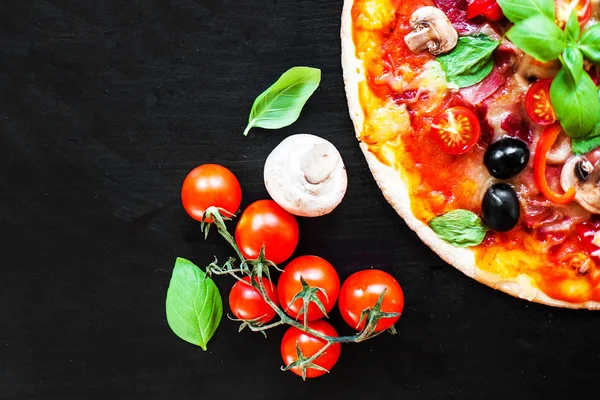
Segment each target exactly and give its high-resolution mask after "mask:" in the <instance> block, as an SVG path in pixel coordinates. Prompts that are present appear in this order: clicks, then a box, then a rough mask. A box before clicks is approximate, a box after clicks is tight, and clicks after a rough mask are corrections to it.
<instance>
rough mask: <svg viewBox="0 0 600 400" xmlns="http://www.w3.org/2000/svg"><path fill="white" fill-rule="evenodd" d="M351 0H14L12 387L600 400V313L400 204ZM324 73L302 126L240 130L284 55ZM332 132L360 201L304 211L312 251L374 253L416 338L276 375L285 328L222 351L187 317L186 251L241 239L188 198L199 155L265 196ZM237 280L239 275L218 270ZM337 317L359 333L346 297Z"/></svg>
mask: <svg viewBox="0 0 600 400" xmlns="http://www.w3.org/2000/svg"><path fill="white" fill-rule="evenodd" d="M341 8H342V2H341V1H327V0H297V1H286V0H254V1H242V0H210V1H201V0H196V1H194V0H145V1H141V0H129V1H126V0H95V1H75V0H46V1H43V0H21V1H9V0H4V1H2V2H0V229H1V232H2V241H1V243H2V246H1V255H2V257H1V262H0V399H2V400H14V399H32V400H33V399H35V400H37V399H43V400H45V399H60V400H71V399H73V400H75V399H144V400H150V399H176V400H185V399H248V400H250V399H253V400H254V399H256V400H258V399H265V400H279V399H282V400H283V399H347V398H352V399H354V398H356V399H358V398H363V399H475V398H479V399H508V398H510V399H533V398H544V399H548V398H561V399H566V398H575V399H583V398H597V397H598V396H597V393H598V377H599V376H600V352H599V345H600V314H597V313H592V312H585V311H583V312H582V311H570V310H560V309H554V308H550V307H545V306H541V305H536V304H530V303H527V302H525V301H522V300H518V299H514V298H512V297H510V296H508V295H506V294H503V293H500V292H496V291H494V290H492V289H490V288H488V287H486V286H483V285H481V284H478V283H477V282H475V281H472V280H470V279H468V278H466V277H465V276H464V275H462V274H461V273H460V272H458V271H456V270H455V269H453V268H452V267H449V266H448V265H446V264H445V263H444V262H443V261H441V260H440V259H439V258H438V257H437V256H436V255H435V254H434V253H433V252H432V251H430V250H429V249H428V248H427V247H426V246H425V245H423V244H422V243H421V242H420V241H419V239H418V238H417V237H416V235H415V234H413V233H412V232H411V231H410V230H409V229H408V228H407V227H406V225H405V224H404V223H403V221H402V220H400V218H399V217H397V215H396V214H395V213H394V211H393V210H392V208H391V207H390V206H389V205H388V204H387V203H386V202H385V200H384V199H383V196H382V195H381V193H380V191H379V190H378V188H377V186H376V184H375V182H374V180H373V178H372V177H371V175H370V173H369V171H368V169H367V165H366V162H365V160H364V158H363V156H362V154H361V153H360V151H359V148H358V146H357V142H356V140H355V139H354V133H353V130H352V124H351V122H350V119H349V116H348V111H347V106H346V99H345V94H344V90H343V82H342V75H341V74H342V70H341V66H340V41H339V30H340V13H341ZM294 65H311V66H315V67H319V68H321V69H322V71H323V78H322V84H321V87H320V88H319V90H318V91H317V92H316V93H315V95H314V96H313V97H312V98H311V99H310V101H309V102H308V104H307V106H306V108H305V109H304V112H303V114H302V116H301V117H300V119H299V121H298V122H297V123H296V124H294V125H292V126H291V127H289V128H286V129H283V130H281V131H263V130H260V129H256V130H254V131H252V133H251V134H250V135H249V136H248V137H243V136H242V134H241V132H242V131H243V129H244V126H245V123H246V120H247V115H248V112H249V108H250V105H251V104H252V101H253V99H254V98H255V96H256V95H258V94H259V93H260V92H261V91H262V90H263V89H265V88H266V87H267V86H268V85H269V84H270V83H271V82H273V81H274V80H275V79H276V78H277V77H278V76H279V75H280V74H281V73H282V72H283V71H285V70H286V69H288V68H289V67H291V66H294ZM300 132H308V133H314V134H317V135H320V136H323V137H325V138H326V139H328V140H330V141H331V142H333V143H334V144H335V145H336V146H337V147H338V148H339V150H340V152H341V153H342V155H343V157H344V160H345V163H346V166H347V169H348V175H349V189H348V194H347V196H346V199H345V201H344V202H343V203H342V204H341V206H340V207H339V208H338V209H336V211H335V212H334V213H333V214H331V215H329V216H326V217H323V218H318V219H301V220H300V228H301V239H300V244H299V247H298V250H297V254H298V255H300V254H316V255H320V256H322V257H325V258H326V259H328V260H329V261H330V262H332V263H333V265H335V266H336V267H337V269H338V271H339V274H340V276H341V277H342V278H345V277H346V276H348V275H349V274H351V273H352V272H353V271H356V270H358V269H362V268H365V267H370V266H375V267H378V268H382V269H384V270H386V271H389V272H390V273H392V274H393V275H394V276H396V277H397V279H398V280H399V281H400V283H401V284H402V286H403V288H404V290H405V294H406V308H405V313H404V315H403V317H402V318H401V319H400V321H399V323H398V331H399V334H398V335H397V336H395V337H393V336H387V335H386V336H381V337H379V338H377V339H374V340H372V341H369V342H366V343H363V344H359V345H348V346H344V347H343V349H342V356H341V359H340V362H339V363H338V365H337V366H336V367H335V368H334V369H333V371H332V373H331V374H330V375H328V376H325V377H323V378H320V379H317V380H312V381H309V382H306V383H303V382H302V381H301V380H300V379H299V378H298V377H296V376H295V375H293V374H291V373H284V372H281V371H280V370H279V368H280V366H281V364H282V362H281V359H280V355H279V341H280V338H281V336H282V335H283V330H276V331H273V332H270V333H269V338H268V339H267V340H265V339H264V338H263V337H262V336H261V335H259V334H252V333H251V332H248V331H244V332H242V333H241V334H238V333H237V324H236V323H235V322H232V321H229V320H227V319H224V320H223V322H222V325H221V327H220V329H219V330H218V332H217V334H216V336H215V337H214V338H213V340H212V341H211V342H210V343H209V349H208V351H207V352H203V351H202V350H200V349H199V348H196V347H194V346H191V345H189V344H187V343H185V342H183V341H181V340H180V339H178V338H177V337H176V336H175V335H174V334H173V333H172V332H171V331H170V329H169V327H168V326H167V323H166V319H165V313H164V298H165V292H166V289H167V285H168V282H169V279H170V275H171V272H172V267H173V262H174V259H175V257H176V256H183V257H187V258H190V259H191V260H193V261H194V262H196V263H197V264H199V265H203V264H206V263H208V262H210V261H211V260H212V259H213V255H216V256H218V257H219V258H221V259H223V258H224V257H225V256H227V255H229V252H228V250H227V247H226V245H225V244H224V242H222V241H221V240H220V239H219V238H218V237H217V236H213V235H211V237H210V238H209V239H208V240H207V241H204V240H203V238H202V236H201V233H200V230H199V227H198V224H196V223H194V222H193V221H192V220H191V219H190V218H188V216H187V215H186V214H185V212H184V210H183V208H182V207H181V205H180V202H179V190H180V185H181V182H182V180H183V178H184V177H185V175H186V173H187V172H188V171H189V170H190V169H192V168H193V167H195V166H196V165H199V164H202V163H207V162H218V163H221V164H224V165H226V166H227V167H229V168H230V169H231V170H232V171H234V172H235V174H237V176H238V177H239V179H240V181H241V183H242V188H243V192H244V198H243V205H244V206H245V205H247V204H249V203H250V202H252V201H254V200H257V199H262V198H265V197H267V193H266V191H265V188H264V185H263V182H262V167H263V163H264V160H265V158H266V156H267V155H268V153H269V152H270V150H271V149H272V148H274V147H275V146H276V145H277V144H278V143H279V142H280V141H281V140H282V139H283V138H285V137H286V136H288V135H290V134H293V133H300ZM217 283H218V286H219V287H220V289H221V291H222V293H223V295H224V297H226V296H227V293H228V288H229V287H230V286H231V284H232V282H231V281H230V280H228V279H227V278H219V279H217ZM331 319H332V321H333V324H334V325H335V326H336V327H337V328H338V329H339V330H340V331H345V329H346V328H344V326H343V322H342V320H341V318H340V316H339V314H338V313H337V312H334V313H333V315H332V318H331Z"/></svg>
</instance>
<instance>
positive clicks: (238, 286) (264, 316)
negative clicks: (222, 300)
mask: <svg viewBox="0 0 600 400" xmlns="http://www.w3.org/2000/svg"><path fill="white" fill-rule="evenodd" d="M243 281H244V282H245V283H244V282H241V281H237V282H236V283H235V285H233V287H232V288H231V292H229V308H231V312H232V313H233V315H235V316H236V318H239V319H243V320H245V321H248V320H258V321H260V322H262V323H263V324H266V323H267V322H269V321H270V320H272V319H273V317H274V316H275V310H273V309H272V308H271V306H270V305H269V304H267V302H266V301H265V300H264V299H263V297H262V296H261V295H260V292H259V291H258V289H256V288H253V287H252V286H251V285H250V277H249V276H246V277H245V278H243ZM255 282H258V280H257V278H255ZM262 283H263V286H264V287H265V291H266V292H267V296H269V299H271V300H272V301H273V302H274V303H275V304H276V305H279V302H278V301H277V296H276V293H275V291H276V287H275V285H274V284H273V283H271V282H270V281H269V280H268V279H267V278H262Z"/></svg>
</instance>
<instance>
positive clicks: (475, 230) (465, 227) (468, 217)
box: [429, 210, 489, 247]
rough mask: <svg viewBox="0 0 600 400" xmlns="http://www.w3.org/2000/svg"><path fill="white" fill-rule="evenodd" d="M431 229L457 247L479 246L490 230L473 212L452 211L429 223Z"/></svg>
mask: <svg viewBox="0 0 600 400" xmlns="http://www.w3.org/2000/svg"><path fill="white" fill-rule="evenodd" d="M429 227H430V228H431V229H432V230H433V231H434V232H435V233H436V234H437V235H438V236H439V237H440V239H442V240H443V241H445V242H446V243H449V244H451V245H453V246H456V247H470V246H477V245H478V244H480V243H481V242H483V239H484V238H485V234H486V233H487V231H488V230H489V229H488V228H487V227H486V226H485V225H483V222H482V221H481V218H479V217H478V216H477V214H475V213H474V212H472V211H468V210H452V211H449V212H447V213H446V214H444V215H441V216H439V217H435V218H433V219H432V220H430V221H429Z"/></svg>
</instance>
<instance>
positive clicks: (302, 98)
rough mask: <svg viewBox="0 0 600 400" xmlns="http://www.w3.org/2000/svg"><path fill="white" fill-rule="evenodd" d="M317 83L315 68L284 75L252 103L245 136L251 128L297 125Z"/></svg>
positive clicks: (291, 70) (298, 68)
mask: <svg viewBox="0 0 600 400" xmlns="http://www.w3.org/2000/svg"><path fill="white" fill-rule="evenodd" d="M320 82H321V70H320V69H317V68H310V67H294V68H291V69H289V70H288V71H286V72H284V74H283V75H281V77H280V78H279V79H278V80H277V82H275V83H274V84H273V85H271V86H270V87H269V88H268V89H267V90H265V91H264V92H262V93H261V94H260V95H259V96H258V97H257V98H256V100H254V104H252V110H250V117H249V118H248V126H246V129H245V130H244V135H248V132H249V131H250V129H252V128H253V127H259V128H265V129H279V128H283V127H284V126H288V125H291V124H293V123H294V122H296V120H297V119H298V117H299V116H300V111H302V107H304V104H306V102H307V101H308V98H309V97H310V96H311V95H312V94H313V93H314V92H315V90H317V88H318V87H319V83H320Z"/></svg>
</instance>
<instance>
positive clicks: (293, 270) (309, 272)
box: [277, 256, 340, 321]
mask: <svg viewBox="0 0 600 400" xmlns="http://www.w3.org/2000/svg"><path fill="white" fill-rule="evenodd" d="M301 278H302V279H304V281H305V282H306V283H307V284H308V285H309V286H310V287H311V288H313V289H312V290H314V288H320V289H322V290H317V291H316V292H315V296H316V298H317V299H319V300H320V301H321V303H322V304H323V307H324V308H325V311H326V312H327V313H329V312H330V311H331V309H332V308H333V305H334V304H335V302H336V300H337V297H338V294H339V293H340V278H339V277H338V274H337V272H336V270H335V268H333V265H331V264H330V263H328V262H327V261H325V260H324V259H322V258H321V257H317V256H301V257H298V258H295V259H294V260H292V261H291V262H290V263H289V264H288V265H287V266H286V267H285V269H284V270H283V272H282V273H281V277H280V278H279V282H278V283H277V295H278V296H279V302H280V303H281V307H282V308H283V309H284V310H285V311H286V312H287V313H288V314H289V315H290V316H292V317H293V318H296V319H304V315H303V313H302V308H303V307H302V306H303V305H304V300H302V299H296V300H295V301H294V302H293V303H292V300H293V299H294V296H296V295H297V294H298V293H300V292H301V291H302V289H303V288H302V283H301V280H300V279H301ZM309 290H311V289H309ZM306 315H307V320H308V321H314V320H316V319H319V318H323V316H324V314H323V312H322V311H321V310H320V309H319V307H318V306H317V304H315V303H314V302H309V304H308V310H307V313H306Z"/></svg>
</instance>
